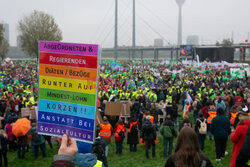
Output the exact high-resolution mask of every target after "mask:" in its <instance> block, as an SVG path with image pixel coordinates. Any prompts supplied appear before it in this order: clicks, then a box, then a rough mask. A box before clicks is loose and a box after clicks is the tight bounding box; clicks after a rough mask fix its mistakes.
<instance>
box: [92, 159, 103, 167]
mask: <svg viewBox="0 0 250 167" xmlns="http://www.w3.org/2000/svg"><path fill="white" fill-rule="evenodd" d="M94 167H102V161H99V160H97V161H96V164H95V165H94Z"/></svg>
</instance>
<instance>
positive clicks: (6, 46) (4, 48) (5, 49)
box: [0, 38, 9, 60]
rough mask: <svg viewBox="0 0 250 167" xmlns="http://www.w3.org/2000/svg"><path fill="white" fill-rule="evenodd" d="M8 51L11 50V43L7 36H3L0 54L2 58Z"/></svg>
mask: <svg viewBox="0 0 250 167" xmlns="http://www.w3.org/2000/svg"><path fill="white" fill-rule="evenodd" d="M8 52H9V43H8V41H7V40H6V39H5V38H3V40H2V43H1V45H0V56H1V58H2V60H3V59H4V58H5V57H6V56H7V54H8Z"/></svg>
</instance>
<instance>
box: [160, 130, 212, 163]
mask: <svg viewBox="0 0 250 167" xmlns="http://www.w3.org/2000/svg"><path fill="white" fill-rule="evenodd" d="M201 166H202V167H212V166H213V165H212V163H211V161H210V160H209V159H208V158H207V157H206V156H205V155H204V154H203V153H202V152H201V149H200V146H199V142H198V137H197V135H196V133H195V131H194V130H193V129H192V128H190V127H183V128H182V129H181V131H180V133H179V136H178V140H177V144H176V148H175V153H174V154H173V155H172V156H170V157H169V158H168V160H167V162H166V164H165V167H201Z"/></svg>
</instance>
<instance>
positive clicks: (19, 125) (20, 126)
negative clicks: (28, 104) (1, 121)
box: [12, 118, 31, 137]
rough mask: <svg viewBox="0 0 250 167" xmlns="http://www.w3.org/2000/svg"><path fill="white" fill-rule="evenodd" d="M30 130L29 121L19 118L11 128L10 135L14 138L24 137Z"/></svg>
mask: <svg viewBox="0 0 250 167" xmlns="http://www.w3.org/2000/svg"><path fill="white" fill-rule="evenodd" d="M30 128H31V127H30V120H28V119H27V118H20V119H18V120H17V121H16V122H15V123H14V125H13V127H12V133H13V134H14V135H15V136H16V137H20V136H24V135H26V133H27V132H28V131H29V130H30Z"/></svg>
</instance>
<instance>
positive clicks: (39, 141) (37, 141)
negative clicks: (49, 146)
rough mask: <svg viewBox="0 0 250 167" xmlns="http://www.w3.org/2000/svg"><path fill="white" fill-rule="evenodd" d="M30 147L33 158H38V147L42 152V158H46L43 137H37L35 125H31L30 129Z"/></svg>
mask: <svg viewBox="0 0 250 167" xmlns="http://www.w3.org/2000/svg"><path fill="white" fill-rule="evenodd" d="M31 146H33V147H34V155H35V158H37V157H38V151H39V147H40V150H41V152H42V156H43V157H46V147H45V139H44V137H43V135H39V134H38V133H37V130H36V123H32V128H31Z"/></svg>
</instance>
